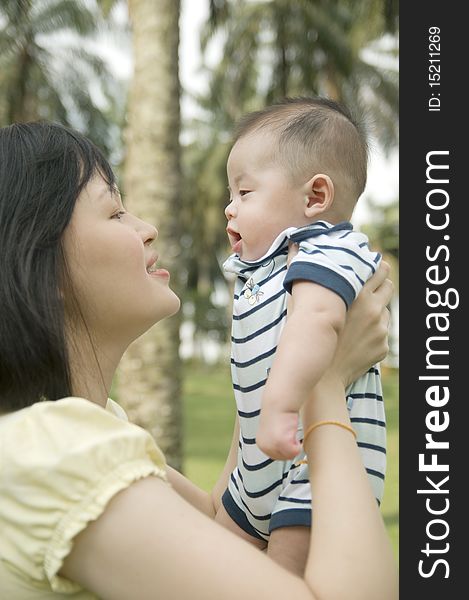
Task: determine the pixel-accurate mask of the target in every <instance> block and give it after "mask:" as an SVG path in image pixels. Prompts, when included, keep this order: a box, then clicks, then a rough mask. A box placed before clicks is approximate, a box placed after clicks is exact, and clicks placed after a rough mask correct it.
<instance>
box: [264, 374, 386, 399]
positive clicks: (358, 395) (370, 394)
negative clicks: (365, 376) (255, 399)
mask: <svg viewBox="0 0 469 600" xmlns="http://www.w3.org/2000/svg"><path fill="white" fill-rule="evenodd" d="M266 381H267V379H266ZM347 398H354V399H355V398H370V399H372V400H378V402H382V401H383V396H380V395H379V394H373V393H372V392H367V393H366V394H358V393H357V394H347Z"/></svg>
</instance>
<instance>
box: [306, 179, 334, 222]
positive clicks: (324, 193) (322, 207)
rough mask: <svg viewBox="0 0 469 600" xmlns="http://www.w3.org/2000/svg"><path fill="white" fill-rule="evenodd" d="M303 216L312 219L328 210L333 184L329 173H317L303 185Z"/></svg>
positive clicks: (331, 198) (332, 195)
mask: <svg viewBox="0 0 469 600" xmlns="http://www.w3.org/2000/svg"><path fill="white" fill-rule="evenodd" d="M304 192H305V197H304V202H305V208H304V211H305V217H307V218H308V219H312V218H314V217H316V216H317V215H320V214H321V213H323V212H326V211H327V210H329V209H330V208H331V206H332V202H333V201H334V184H333V183H332V179H331V178H330V177H329V175H324V174H323V173H319V174H318V175H315V176H314V177H313V178H312V179H310V180H309V181H308V182H307V183H306V185H305V189H304Z"/></svg>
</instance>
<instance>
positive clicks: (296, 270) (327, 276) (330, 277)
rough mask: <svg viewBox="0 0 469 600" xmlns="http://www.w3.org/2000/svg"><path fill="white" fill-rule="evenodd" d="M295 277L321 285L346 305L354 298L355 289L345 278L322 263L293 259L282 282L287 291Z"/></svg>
mask: <svg viewBox="0 0 469 600" xmlns="http://www.w3.org/2000/svg"><path fill="white" fill-rule="evenodd" d="M297 279H306V280H307V281H312V282H314V283H319V284H320V285H323V286H324V287H326V288H328V289H329V290H332V291H333V292H335V293H336V294H338V295H339V296H340V297H341V298H342V300H343V301H344V302H345V304H346V305H347V306H350V305H351V304H352V302H353V301H354V300H355V290H354V289H353V287H352V285H351V284H350V283H349V282H348V281H347V279H345V277H342V275H339V274H338V273H336V272H335V271H333V270H332V269H329V268H328V267H325V266H324V265H315V264H313V263H308V262H304V261H299V260H298V261H295V262H294V263H293V264H292V265H291V267H290V268H289V269H288V272H287V274H286V276H285V280H284V282H283V286H284V287H285V289H286V290H287V292H288V293H290V294H291V288H292V285H293V282H294V281H295V280H297Z"/></svg>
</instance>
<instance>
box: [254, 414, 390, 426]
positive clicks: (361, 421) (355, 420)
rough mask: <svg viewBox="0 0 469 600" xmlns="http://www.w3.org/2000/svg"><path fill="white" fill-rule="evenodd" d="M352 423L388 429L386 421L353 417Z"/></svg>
mask: <svg viewBox="0 0 469 600" xmlns="http://www.w3.org/2000/svg"><path fill="white" fill-rule="evenodd" d="M259 412H260V411H259ZM350 421H351V422H352V423H369V424H370V425H378V427H386V423H385V422H384V421H378V420H377V419H367V418H365V417H352V418H351V419H350Z"/></svg>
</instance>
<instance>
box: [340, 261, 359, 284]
mask: <svg viewBox="0 0 469 600" xmlns="http://www.w3.org/2000/svg"><path fill="white" fill-rule="evenodd" d="M339 267H340V268H341V269H345V270H346V271H352V273H353V274H354V275H355V277H356V278H357V279H358V281H359V282H360V283H361V284H362V285H365V282H364V281H363V279H362V278H361V277H358V275H357V274H356V273H355V271H354V269H353V268H352V267H351V266H350V265H339Z"/></svg>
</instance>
